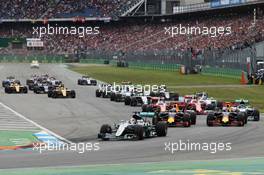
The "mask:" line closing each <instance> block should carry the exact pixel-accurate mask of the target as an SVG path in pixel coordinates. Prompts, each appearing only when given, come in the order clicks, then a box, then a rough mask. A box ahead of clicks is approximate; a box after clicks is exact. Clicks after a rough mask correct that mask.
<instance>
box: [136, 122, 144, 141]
mask: <svg viewBox="0 0 264 175" xmlns="http://www.w3.org/2000/svg"><path fill="white" fill-rule="evenodd" d="M134 132H135V135H136V136H137V138H138V140H143V139H144V128H143V126H141V125H135V128H134Z"/></svg>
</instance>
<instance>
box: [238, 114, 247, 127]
mask: <svg viewBox="0 0 264 175" xmlns="http://www.w3.org/2000/svg"><path fill="white" fill-rule="evenodd" d="M237 120H238V122H240V123H239V126H244V125H245V115H244V114H243V113H239V114H238V116H237Z"/></svg>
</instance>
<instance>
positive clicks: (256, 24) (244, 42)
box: [0, 13, 264, 54]
mask: <svg viewBox="0 0 264 175" xmlns="http://www.w3.org/2000/svg"><path fill="white" fill-rule="evenodd" d="M179 24H181V25H182V26H196V27H197V26H199V27H201V28H202V27H203V26H207V27H208V28H210V27H231V34H229V35H221V36H217V37H211V36H208V35H176V36H173V37H172V36H171V35H167V34H166V32H165V30H164V28H165V27H171V26H179ZM0 35H1V36H18V37H36V36H32V28H30V27H28V28H25V27H23V26H21V28H19V27H16V28H13V29H12V30H10V29H7V28H5V27H3V28H1V29H0ZM42 40H43V41H44V46H45V47H44V51H45V52H47V53H67V54H74V53H76V51H77V50H84V51H95V50H103V51H107V52H116V51H122V52H125V53H126V52H144V51H159V50H192V52H193V53H194V54H199V53H203V51H204V50H210V49H226V48H229V49H232V50H235V49H241V48H244V47H248V46H250V45H251V44H252V43H255V42H259V41H263V40H264V18H263V15H261V16H258V18H257V20H256V21H254V20H253V17H252V14H250V13H249V14H247V15H245V14H244V15H232V16H230V15H226V16H221V17H212V18H205V19H203V18H195V19H190V20H188V22H187V21H186V20H185V21H177V22H175V21H174V22H155V23H150V22H146V23H142V22H141V23H136V22H134V23H126V24H124V23H122V22H119V23H118V24H113V25H111V24H100V34H98V35H89V36H85V37H83V38H80V37H78V36H76V35H67V36H64V35H46V36H44V37H43V38H42Z"/></svg>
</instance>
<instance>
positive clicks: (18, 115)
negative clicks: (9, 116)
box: [0, 102, 72, 144]
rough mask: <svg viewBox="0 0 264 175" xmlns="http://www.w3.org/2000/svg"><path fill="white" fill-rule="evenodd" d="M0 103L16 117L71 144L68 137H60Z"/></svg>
mask: <svg viewBox="0 0 264 175" xmlns="http://www.w3.org/2000/svg"><path fill="white" fill-rule="evenodd" d="M0 105H1V106H3V107H4V108H6V109H8V110H10V111H11V112H13V113H14V114H15V115H17V116H18V117H20V118H22V119H24V120H26V121H28V122H30V123H32V124H33V125H35V126H36V127H38V128H40V129H42V130H43V131H45V132H47V133H49V134H51V135H53V136H55V137H57V138H58V139H60V140H62V141H64V142H67V143H70V144H72V142H71V141H69V140H68V139H66V138H64V137H62V136H59V135H58V134H56V133H54V132H52V131H50V130H49V129H47V128H45V127H43V126H41V125H39V124H37V123H36V122H34V121H32V120H30V119H28V118H27V117H25V116H23V115H22V114H20V113H18V112H16V111H15V110H13V109H11V108H10V107H8V106H6V105H5V104H3V103H1V102H0Z"/></svg>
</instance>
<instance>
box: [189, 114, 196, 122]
mask: <svg viewBox="0 0 264 175" xmlns="http://www.w3.org/2000/svg"><path fill="white" fill-rule="evenodd" d="M190 117H191V124H192V125H196V114H195V113H194V112H191V113H190Z"/></svg>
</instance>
